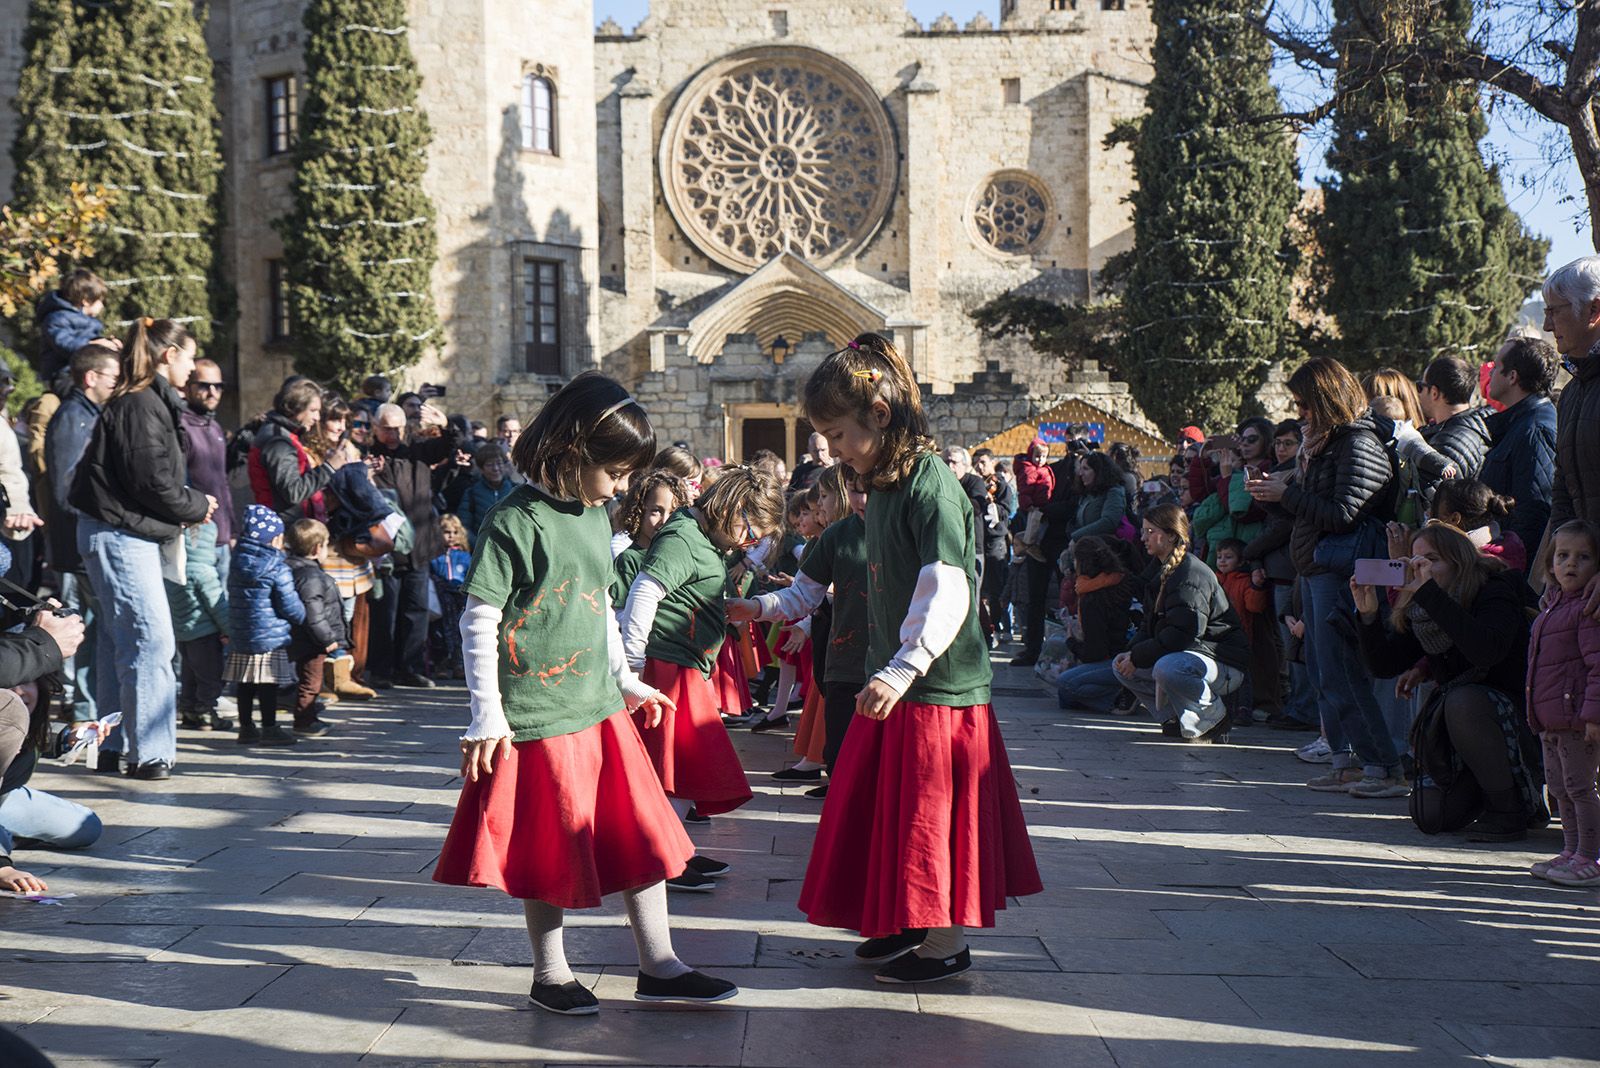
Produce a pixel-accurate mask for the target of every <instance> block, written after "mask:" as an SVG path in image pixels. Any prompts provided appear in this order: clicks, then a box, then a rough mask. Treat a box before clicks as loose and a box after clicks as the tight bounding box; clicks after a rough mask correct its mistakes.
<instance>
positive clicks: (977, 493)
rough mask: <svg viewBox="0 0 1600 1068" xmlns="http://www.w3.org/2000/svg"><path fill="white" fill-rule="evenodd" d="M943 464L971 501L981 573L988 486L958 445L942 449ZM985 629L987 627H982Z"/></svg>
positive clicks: (975, 554)
mask: <svg viewBox="0 0 1600 1068" xmlns="http://www.w3.org/2000/svg"><path fill="white" fill-rule="evenodd" d="M944 462H945V466H947V467H949V468H950V473H951V474H953V475H955V476H956V479H957V481H959V482H960V483H961V488H962V489H963V490H964V491H965V492H966V494H967V499H968V500H970V501H971V502H972V519H973V523H972V537H973V554H974V558H975V559H976V561H977V565H978V574H979V576H980V577H981V576H982V574H983V546H984V542H985V541H986V540H987V539H986V537H985V533H986V532H985V530H984V522H983V521H984V516H985V515H986V514H987V512H988V510H989V486H988V484H987V483H986V482H984V481H983V479H982V478H980V477H979V476H977V475H975V474H973V473H972V457H971V456H970V455H969V454H968V452H967V450H966V449H963V448H962V447H961V446H960V445H951V446H950V447H949V448H947V449H945V450H944ZM984 629H985V630H986V631H987V630H988V627H987V626H985V628H984Z"/></svg>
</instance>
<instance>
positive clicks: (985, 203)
mask: <svg viewBox="0 0 1600 1068" xmlns="http://www.w3.org/2000/svg"><path fill="white" fill-rule="evenodd" d="M1052 217H1053V208H1052V207H1051V203H1050V194H1049V192H1048V191H1046V189H1045V187H1044V185H1043V184H1042V183H1040V182H1039V180H1038V179H1036V178H1034V177H1033V175H1031V174H1024V173H1022V172H1020V171H1005V172H1002V173H1000V174H997V175H995V176H994V177H992V178H990V179H989V181H988V182H987V183H986V184H985V185H984V186H983V188H982V190H981V191H980V192H979V194H978V199H977V202H976V203H975V204H974V205H973V207H972V226H973V229H974V230H976V231H977V235H978V237H979V238H980V239H981V240H982V241H983V242H984V243H985V244H987V245H988V246H989V247H990V248H992V249H994V250H995V251H996V252H1004V253H1009V254H1012V255H1015V254H1019V253H1023V252H1027V251H1028V250H1030V249H1032V248H1033V247H1034V246H1036V245H1037V244H1038V243H1039V241H1040V239H1041V238H1042V237H1043V236H1044V234H1045V231H1046V230H1048V229H1049V227H1050V220H1051V218H1052Z"/></svg>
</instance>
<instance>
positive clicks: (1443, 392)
mask: <svg viewBox="0 0 1600 1068" xmlns="http://www.w3.org/2000/svg"><path fill="white" fill-rule="evenodd" d="M1421 387H1422V388H1420V389H1419V390H1417V400H1418V401H1419V402H1420V403H1421V405H1422V412H1423V414H1424V415H1426V416H1427V417H1428V419H1429V421H1430V422H1431V424H1432V425H1431V426H1427V427H1420V428H1419V429H1420V430H1421V431H1422V436H1423V437H1424V438H1426V439H1427V441H1428V445H1429V447H1430V448H1432V449H1433V450H1434V451H1435V452H1438V453H1441V454H1442V455H1444V456H1445V457H1446V458H1448V459H1449V460H1450V462H1451V463H1452V464H1454V465H1455V468H1456V477H1457V478H1477V477H1478V472H1479V471H1481V470H1482V469H1483V458H1484V457H1485V456H1487V455H1488V454H1489V444H1490V441H1489V428H1488V427H1487V426H1485V425H1484V421H1483V417H1484V415H1485V414H1486V411H1485V409H1483V408H1477V407H1473V406H1472V399H1473V397H1474V396H1475V395H1476V394H1477V392H1478V369H1477V367H1476V366H1474V365H1472V364H1469V363H1468V362H1467V361H1466V360H1463V359H1459V358H1457V357H1455V356H1439V357H1436V358H1435V359H1433V360H1432V361H1430V362H1429V363H1428V366H1427V368H1426V369H1425V370H1424V371H1423V372H1422V383H1421ZM1428 496H1429V497H1432V492H1431V488H1430V492H1429V494H1428Z"/></svg>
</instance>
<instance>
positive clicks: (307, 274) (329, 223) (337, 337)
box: [278, 0, 438, 390]
mask: <svg viewBox="0 0 1600 1068" xmlns="http://www.w3.org/2000/svg"><path fill="white" fill-rule="evenodd" d="M305 27H306V48H305V64H306V73H305V92H304V94H303V96H302V107H301V112H300V127H299V135H298V141H297V144H296V147H295V161H296V164H297V171H296V174H295V182H294V208H293V210H292V212H291V213H290V215H289V216H288V217H286V218H285V219H283V220H281V221H280V222H279V224H278V228H279V232H280V233H281V234H282V235H283V243H284V253H285V257H284V258H285V262H286V265H287V267H288V276H289V293H290V315H291V318H292V328H293V334H294V341H295V351H296V359H295V365H296V367H297V368H299V370H301V371H302V372H304V373H306V374H308V375H311V376H312V377H314V378H317V379H319V380H321V381H325V382H330V383H338V384H339V385H341V386H342V387H344V388H345V389H347V390H353V389H354V388H355V387H356V385H357V384H358V383H359V382H360V380H361V379H362V378H363V377H364V376H366V375H368V374H371V373H374V372H377V371H386V370H389V369H391V368H394V367H399V366H404V365H406V364H409V363H414V362H415V361H416V360H417V359H418V358H419V357H420V356H421V355H422V353H423V351H424V348H425V347H426V346H427V345H428V343H429V340H430V339H431V338H432V337H433V335H434V333H435V331H436V330H437V329H438V313H437V311H436V309H435V307H434V303H433V293H432V289H431V283H430V280H431V275H432V270H433V263H434V259H435V257H436V255H437V238H436V236H435V232H434V211H433V204H432V202H431V201H430V199H429V198H428V196H427V194H426V193H425V192H424V191H423V188H422V176H423V172H424V171H425V170H426V169H427V162H428V161H427V152H428V143H429V141H430V140H431V138H432V132H431V131H430V129H429V126H428V120H427V117H426V116H425V115H424V114H423V113H422V110H421V109H420V108H419V107H418V105H417V94H418V90H419V89H420V87H421V84H422V79H421V76H420V75H419V74H418V72H417V65H416V60H415V58H414V57H413V56H412V53H411V46H410V41H409V34H408V31H407V25H406V8H405V3H404V2H403V0H310V3H309V4H308V5H307V6H306V12H305Z"/></svg>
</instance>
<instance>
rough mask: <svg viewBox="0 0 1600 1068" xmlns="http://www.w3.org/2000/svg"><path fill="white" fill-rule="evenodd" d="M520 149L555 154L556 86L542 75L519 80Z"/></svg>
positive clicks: (531, 75) (533, 75) (532, 75)
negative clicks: (520, 96) (520, 94)
mask: <svg viewBox="0 0 1600 1068" xmlns="http://www.w3.org/2000/svg"><path fill="white" fill-rule="evenodd" d="M522 147H523V148H525V149H528V150H529V151H532V152H548V153H550V154H551V155H552V156H553V155H555V154H556V87H555V83H554V82H552V81H551V80H550V79H549V78H546V77H545V76H544V75H542V74H530V75H528V76H527V77H525V78H523V79H522Z"/></svg>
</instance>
